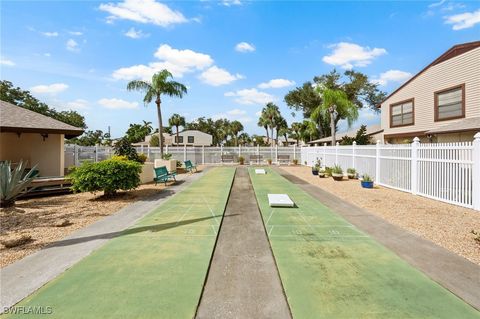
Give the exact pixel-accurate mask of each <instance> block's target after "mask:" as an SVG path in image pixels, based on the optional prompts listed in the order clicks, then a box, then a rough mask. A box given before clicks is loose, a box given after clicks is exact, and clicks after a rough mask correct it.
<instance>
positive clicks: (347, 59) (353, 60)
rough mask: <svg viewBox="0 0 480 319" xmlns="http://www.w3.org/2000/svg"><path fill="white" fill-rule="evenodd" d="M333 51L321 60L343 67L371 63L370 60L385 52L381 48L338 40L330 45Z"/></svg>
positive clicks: (361, 65) (349, 67) (385, 51)
mask: <svg viewBox="0 0 480 319" xmlns="http://www.w3.org/2000/svg"><path fill="white" fill-rule="evenodd" d="M330 47H331V48H333V52H332V53H331V54H330V55H326V56H324V57H323V59H322V60H323V62H325V63H328V64H332V65H339V66H341V67H342V68H344V69H351V68H352V67H354V66H357V67H363V66H367V65H369V64H370V63H372V60H373V59H375V58H376V57H378V56H381V55H384V54H386V53H387V50H385V49H381V48H373V49H370V48H369V47H362V46H360V45H358V44H355V43H348V42H340V43H337V44H334V45H332V46H330Z"/></svg>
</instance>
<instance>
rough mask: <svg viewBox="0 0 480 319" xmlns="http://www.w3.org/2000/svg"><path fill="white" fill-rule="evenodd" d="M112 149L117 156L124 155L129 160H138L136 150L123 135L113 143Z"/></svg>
mask: <svg viewBox="0 0 480 319" xmlns="http://www.w3.org/2000/svg"><path fill="white" fill-rule="evenodd" d="M113 150H114V151H115V155H117V156H125V157H127V159H129V160H130V161H136V162H140V160H139V158H138V154H137V151H136V150H135V148H134V147H133V146H132V143H130V141H129V140H128V139H127V138H125V137H122V138H121V139H119V140H118V141H117V143H115V146H114V147H113Z"/></svg>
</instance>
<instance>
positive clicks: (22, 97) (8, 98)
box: [0, 80, 87, 129]
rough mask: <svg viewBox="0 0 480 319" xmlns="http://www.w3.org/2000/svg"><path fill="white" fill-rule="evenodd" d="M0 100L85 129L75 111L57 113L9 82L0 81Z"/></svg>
mask: <svg viewBox="0 0 480 319" xmlns="http://www.w3.org/2000/svg"><path fill="white" fill-rule="evenodd" d="M0 100H2V101H5V102H9V103H12V104H14V105H17V106H19V107H23V108H25V109H27V110H30V111H34V112H37V113H40V114H43V115H45V116H49V117H51V118H54V119H56V120H58V121H61V122H64V123H67V124H70V125H72V126H75V127H80V128H83V129H86V128H87V125H86V124H85V118H84V117H83V116H82V115H80V114H79V113H78V112H76V111H57V110H55V109H54V108H51V107H49V106H48V105H47V104H45V103H43V102H40V101H39V100H38V99H36V98H35V97H33V96H32V95H31V94H30V92H29V91H24V90H22V89H21V88H19V87H14V86H13V84H12V82H10V81H5V80H3V81H0Z"/></svg>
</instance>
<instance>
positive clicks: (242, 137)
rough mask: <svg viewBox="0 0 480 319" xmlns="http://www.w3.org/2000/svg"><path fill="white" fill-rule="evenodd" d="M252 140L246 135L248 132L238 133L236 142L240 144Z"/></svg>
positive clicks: (245, 143)
mask: <svg viewBox="0 0 480 319" xmlns="http://www.w3.org/2000/svg"><path fill="white" fill-rule="evenodd" d="M251 141H252V138H251V137H250V136H249V135H248V133H242V134H240V135H238V143H239V144H240V145H243V146H245V145H247V144H249V143H251Z"/></svg>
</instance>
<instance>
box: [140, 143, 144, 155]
mask: <svg viewBox="0 0 480 319" xmlns="http://www.w3.org/2000/svg"><path fill="white" fill-rule="evenodd" d="M140 152H142V154H145V152H144V151H143V144H142V145H141V146H140Z"/></svg>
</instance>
